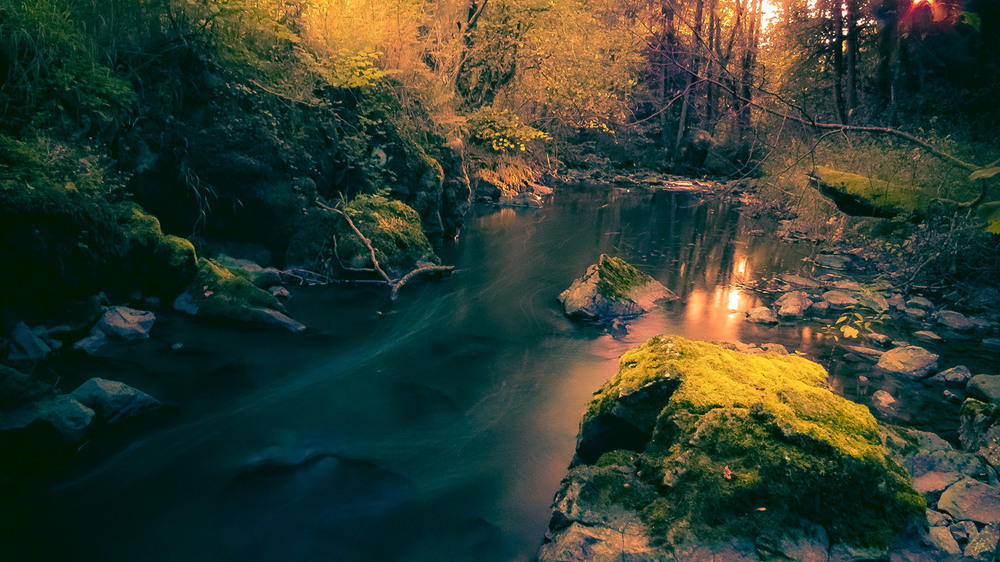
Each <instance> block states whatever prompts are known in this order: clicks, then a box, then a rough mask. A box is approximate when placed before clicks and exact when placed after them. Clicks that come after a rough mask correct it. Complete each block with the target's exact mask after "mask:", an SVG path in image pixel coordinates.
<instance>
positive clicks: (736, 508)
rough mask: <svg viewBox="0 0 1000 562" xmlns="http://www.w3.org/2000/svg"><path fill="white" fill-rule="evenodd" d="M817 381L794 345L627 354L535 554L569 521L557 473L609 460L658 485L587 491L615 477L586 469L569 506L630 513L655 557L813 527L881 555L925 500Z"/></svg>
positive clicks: (856, 409) (658, 347) (861, 423)
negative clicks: (788, 351)
mask: <svg viewBox="0 0 1000 562" xmlns="http://www.w3.org/2000/svg"><path fill="white" fill-rule="evenodd" d="M826 378H827V373H826V371H825V370H824V369H823V367H821V366H820V365H818V364H816V363H813V362H811V361H809V360H807V359H805V358H802V357H799V356H795V355H778V354H774V353H766V354H761V355H750V354H746V353H743V352H740V351H736V350H733V349H728V348H726V347H723V346H720V345H715V344H711V343H705V342H699V341H691V340H687V339H684V338H681V337H677V336H658V337H655V338H653V339H651V340H649V341H648V342H646V343H645V344H643V345H642V346H640V347H638V348H636V349H633V350H630V351H628V352H627V353H625V354H624V355H623V356H622V357H621V361H620V367H619V371H618V373H617V374H616V375H615V376H614V377H613V378H612V379H611V380H609V381H608V382H607V383H606V384H605V385H604V386H603V387H602V388H601V389H600V390H599V391H598V392H597V393H595V395H594V398H593V399H592V400H591V402H590V404H589V406H588V408H587V411H586V413H585V415H584V418H583V421H582V423H581V429H580V437H579V441H578V444H577V457H576V459H575V460H574V467H573V468H572V469H571V471H570V476H569V477H568V478H567V479H566V480H564V482H563V489H562V490H560V492H559V493H558V494H557V496H556V498H557V503H556V506H555V512H556V513H554V515H553V523H552V524H551V525H550V532H549V535H548V536H547V539H546V543H547V546H546V547H543V550H542V555H541V558H540V559H541V560H546V559H548V556H549V555H550V554H552V553H553V552H555V551H556V550H558V548H556V547H549V546H548V543H553V544H556V543H559V540H560V539H559V537H558V534H559V533H560V532H561V531H562V530H563V529H566V528H568V527H567V521H568V520H569V519H572V515H567V514H565V513H560V510H559V505H560V504H559V502H560V497H562V496H565V494H566V493H567V489H568V488H567V486H568V485H569V484H567V483H569V482H577V481H579V480H580V478H581V477H582V476H584V475H587V474H592V473H595V472H594V467H609V466H612V465H618V470H619V472H621V473H623V474H633V475H634V477H630V478H633V479H637V482H634V483H633V484H631V485H630V488H632V489H636V487H637V486H639V483H640V482H641V483H642V484H643V486H642V488H643V489H644V490H647V491H648V490H650V489H652V490H655V491H656V493H655V494H649V493H645V492H644V493H643V494H640V495H636V494H634V493H629V494H624V495H623V494H622V493H621V490H618V491H617V492H615V491H614V490H600V489H598V488H601V487H602V486H604V485H605V483H606V482H611V481H612V480H613V479H607V478H604V479H600V480H595V479H587V478H585V480H586V482H585V483H584V484H583V485H579V484H574V486H576V487H577V488H580V489H583V490H586V491H587V493H586V494H584V495H583V496H581V497H580V498H576V501H577V502H578V503H579V502H583V504H581V505H579V506H577V507H576V508H574V510H575V512H581V513H582V512H588V513H593V512H603V513H608V514H612V516H611V517H610V519H611V523H609V524H610V525H611V528H612V529H614V528H615V527H614V521H615V520H617V519H620V518H621V517H619V516H618V515H615V514H620V513H621V510H622V509H626V510H628V511H632V512H635V513H638V514H640V516H641V520H642V521H643V523H644V525H645V528H646V529H647V534H648V544H649V545H650V546H651V547H653V548H658V549H661V550H662V553H663V558H664V559H670V558H671V556H672V554H671V553H677V552H682V551H684V550H685V549H689V548H691V545H706V544H707V545H713V544H716V545H717V544H730V545H732V544H737V543H738V542H739V541H743V542H747V543H752V542H754V541H757V542H760V541H761V540H764V541H778V540H781V539H782V537H793V539H794V538H795V537H798V538H801V537H805V536H809V537H813V538H815V537H816V536H817V531H816V530H817V529H821V532H819V535H818V536H825V537H829V541H830V542H832V543H833V544H835V545H836V544H841V545H843V546H844V547H847V548H852V549H857V548H860V549H872V551H873V552H876V551H878V552H884V551H885V549H887V548H888V547H889V545H890V544H891V542H892V540H893V538H894V536H895V535H896V534H897V533H900V532H901V531H903V530H905V529H908V528H910V527H912V526H914V525H917V524H919V523H921V522H922V521H923V519H924V517H925V515H924V513H925V512H924V508H925V499H924V497H923V496H922V495H921V494H919V493H917V492H916V491H915V490H914V489H913V486H912V483H911V480H910V477H909V475H908V474H907V472H906V471H905V470H904V469H903V468H902V467H901V466H900V465H899V464H897V463H896V462H894V461H893V460H891V459H890V458H889V457H887V454H886V452H885V450H884V449H883V446H882V442H881V440H880V437H879V425H878V423H877V422H876V421H875V419H874V418H873V417H872V415H871V414H870V413H869V411H868V410H867V408H865V407H864V406H861V405H858V404H855V403H853V402H850V401H848V400H846V399H844V398H841V397H839V396H836V395H834V394H833V393H831V392H830V391H829V390H828V389H826V388H824V383H825V381H826ZM605 471H606V468H602V470H601V471H600V472H601V473H603V472H605ZM619 480H620V479H619ZM647 485H648V486H647ZM588 498H590V499H588ZM594 498H597V499H596V500H593V501H591V499H594ZM640 500H641V501H640ZM588 502H589V503H588ZM563 504H565V499H563ZM640 504H641V505H640ZM579 523H581V524H582V525H585V526H586V525H593V522H589V523H588V522H587V521H582V520H581V521H579ZM557 527H558V528H557ZM734 540H735V541H736V542H733V541H734ZM810 540H813V539H810ZM823 542H824V541H823V540H817V541H816V544H821V543H823ZM546 548H549V550H548V551H546ZM559 548H561V547H559ZM727 548H728V547H727ZM823 548H826V546H825V545H824V546H823Z"/></svg>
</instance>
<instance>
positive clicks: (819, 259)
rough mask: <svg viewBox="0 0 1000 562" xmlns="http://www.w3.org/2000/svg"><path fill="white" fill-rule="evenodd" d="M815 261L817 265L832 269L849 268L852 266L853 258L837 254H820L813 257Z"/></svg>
mask: <svg viewBox="0 0 1000 562" xmlns="http://www.w3.org/2000/svg"><path fill="white" fill-rule="evenodd" d="M813 261H815V262H816V264H817V265H820V266H822V267H828V268H830V269H847V268H848V267H850V266H851V258H849V257H848V256H841V255H836V254H819V255H817V256H816V257H815V258H813Z"/></svg>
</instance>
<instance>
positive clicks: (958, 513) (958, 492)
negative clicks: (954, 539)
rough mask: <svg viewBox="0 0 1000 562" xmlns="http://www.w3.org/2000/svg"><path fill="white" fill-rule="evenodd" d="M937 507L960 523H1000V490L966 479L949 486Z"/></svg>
mask: <svg viewBox="0 0 1000 562" xmlns="http://www.w3.org/2000/svg"><path fill="white" fill-rule="evenodd" d="M937 507H938V509H940V510H941V511H944V512H947V513H948V514H949V515H951V516H952V517H954V518H955V519H956V520H958V521H975V522H976V523H984V524H991V523H992V524H995V523H1000V488H997V487H996V486H991V485H989V484H986V483H984V482H980V481H979V480H973V479H972V478H966V479H964V480H960V481H959V482H956V483H955V484H952V485H951V486H949V487H948V489H947V490H945V491H944V493H943V494H941V499H940V500H938V506H937Z"/></svg>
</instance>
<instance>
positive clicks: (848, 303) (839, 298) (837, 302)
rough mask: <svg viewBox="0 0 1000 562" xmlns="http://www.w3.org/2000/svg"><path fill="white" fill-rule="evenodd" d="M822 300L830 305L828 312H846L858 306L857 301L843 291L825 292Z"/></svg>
mask: <svg viewBox="0 0 1000 562" xmlns="http://www.w3.org/2000/svg"><path fill="white" fill-rule="evenodd" d="M823 300H824V301H826V303H827V304H828V305H830V310H846V309H848V308H854V307H856V306H858V299H856V298H854V297H852V296H851V295H849V294H847V293H845V292H843V291H827V292H825V293H823Z"/></svg>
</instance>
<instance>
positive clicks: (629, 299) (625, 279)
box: [559, 254, 677, 321]
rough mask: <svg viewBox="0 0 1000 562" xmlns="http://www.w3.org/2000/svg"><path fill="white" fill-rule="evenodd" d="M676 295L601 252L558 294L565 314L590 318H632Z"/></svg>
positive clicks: (653, 280)
mask: <svg viewBox="0 0 1000 562" xmlns="http://www.w3.org/2000/svg"><path fill="white" fill-rule="evenodd" d="M676 298H677V296H676V295H674V294H673V293H672V292H670V290H669V289H667V288H666V287H664V286H663V285H661V284H660V283H659V282H658V281H656V280H655V279H653V278H652V277H650V276H649V275H646V274H645V273H642V272H640V271H638V270H637V269H635V268H634V267H632V266H631V265H629V264H628V263H627V262H626V261H624V260H622V259H620V258H613V257H608V256H607V255H603V254H602V255H601V259H600V261H599V262H598V263H596V264H594V265H592V266H590V267H588V268H587V272H586V273H584V275H583V277H581V278H579V279H577V280H576V281H573V284H572V285H570V287H569V289H566V290H565V291H563V292H562V294H560V295H559V302H560V303H561V304H562V306H563V311H564V312H565V313H566V315H567V316H570V317H576V318H587V319H591V320H608V321H610V320H613V319H615V318H632V317H635V316H639V315H640V314H643V313H645V312H649V311H650V310H652V309H653V307H654V303H655V302H656V301H660V300H674V299H676Z"/></svg>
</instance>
